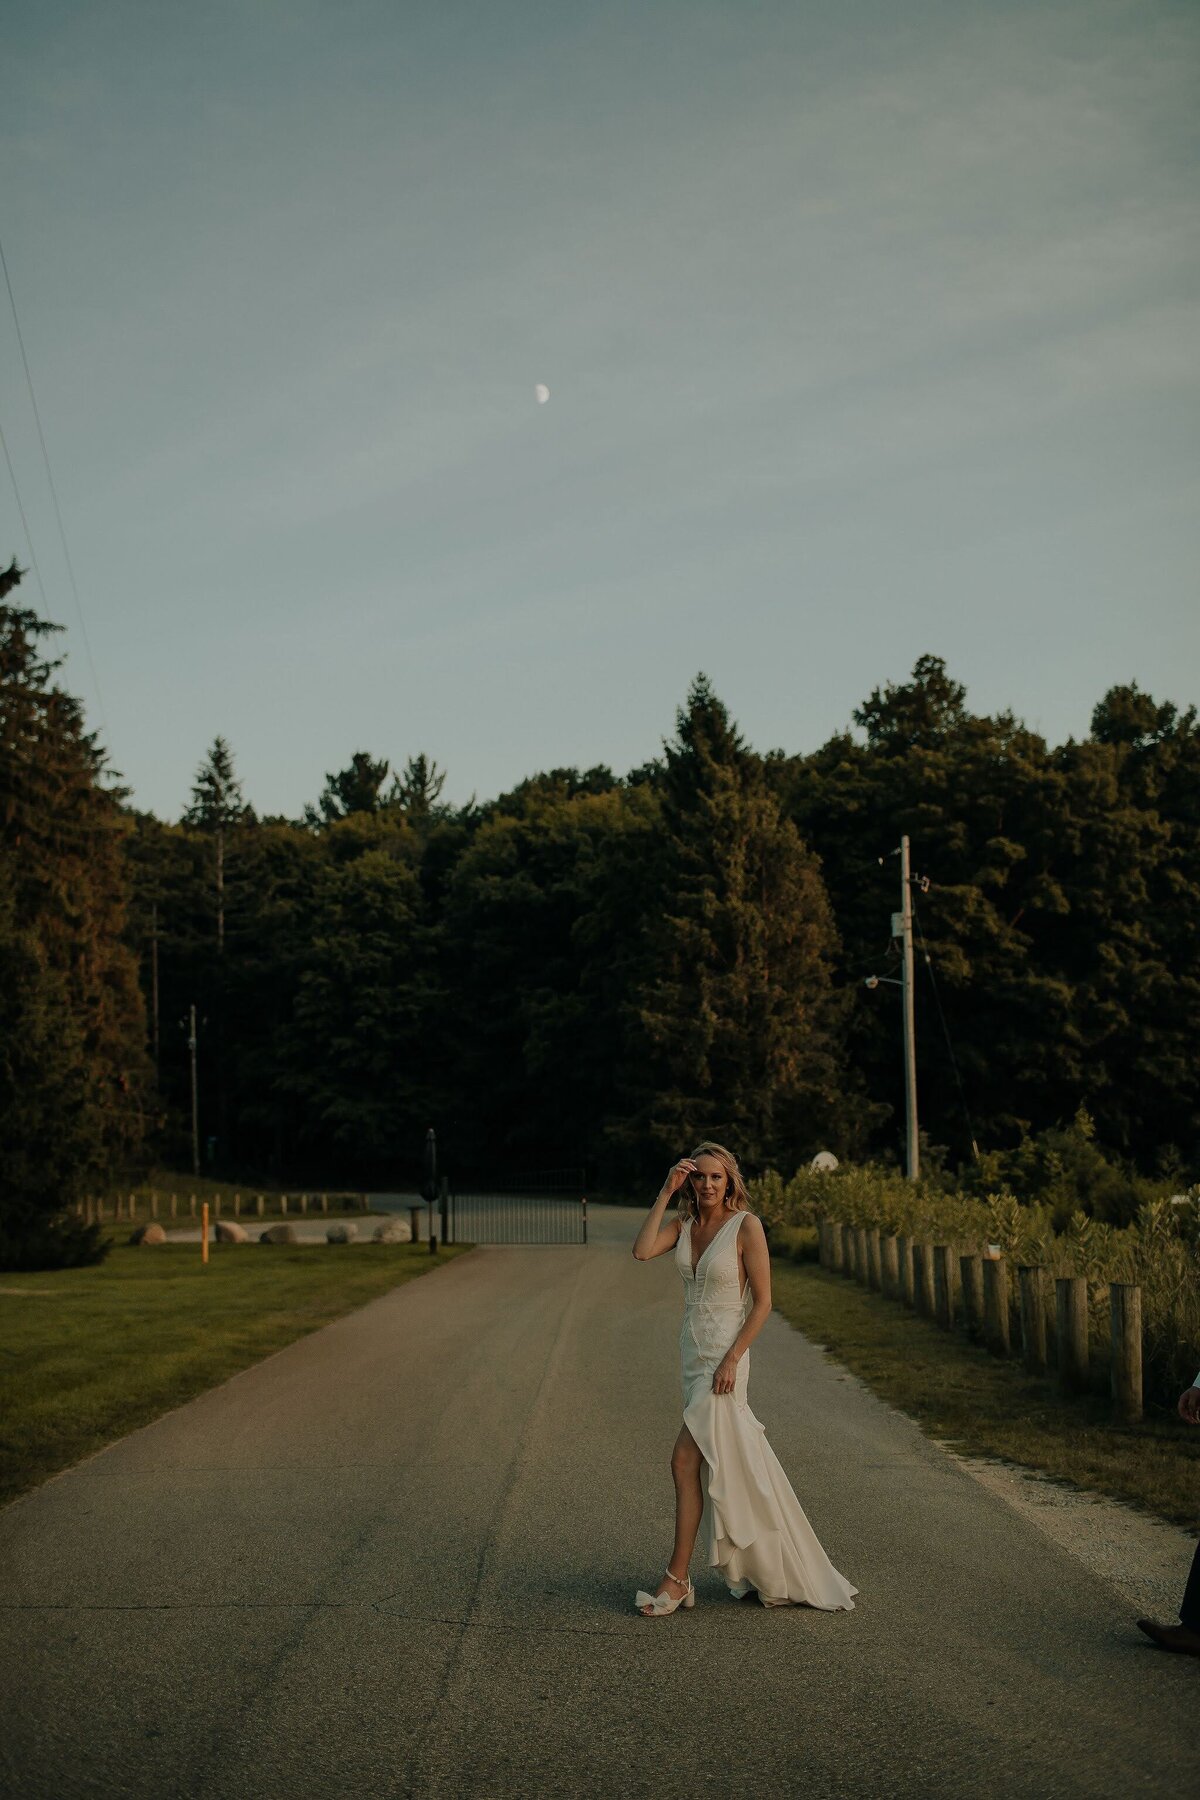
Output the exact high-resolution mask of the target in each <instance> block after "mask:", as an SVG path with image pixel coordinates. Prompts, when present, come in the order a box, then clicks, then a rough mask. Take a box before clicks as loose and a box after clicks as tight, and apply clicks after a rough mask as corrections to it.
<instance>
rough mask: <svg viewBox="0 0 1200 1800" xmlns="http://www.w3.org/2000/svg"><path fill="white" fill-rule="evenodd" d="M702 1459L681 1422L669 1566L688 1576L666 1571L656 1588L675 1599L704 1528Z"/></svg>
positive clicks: (683, 1588)
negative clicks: (673, 1531) (699, 1532)
mask: <svg viewBox="0 0 1200 1800" xmlns="http://www.w3.org/2000/svg"><path fill="white" fill-rule="evenodd" d="M701 1460H702V1458H701V1455H700V1446H699V1444H698V1443H697V1442H696V1440H695V1438H694V1437H693V1436H692V1434H691V1432H690V1431H689V1430H688V1428H687V1426H686V1425H684V1426H681V1428H680V1432H679V1436H678V1437H677V1438H676V1439H675V1447H674V1449H673V1450H672V1451H671V1479H672V1480H673V1481H674V1483H675V1544H674V1548H673V1549H672V1551H671V1560H670V1562H669V1564H668V1565H667V1566H668V1568H671V1569H674V1570H675V1574H676V1576H678V1575H682V1576H683V1577H684V1579H683V1580H682V1581H679V1580H676V1579H675V1578H674V1577H672V1576H669V1575H664V1576H663V1578H662V1580H661V1581H660V1582H659V1584H658V1587H657V1589H656V1590H655V1591H656V1592H657V1593H660V1594H669V1595H670V1596H671V1598H672V1600H675V1599H677V1598H678V1597H679V1595H680V1594H683V1593H686V1592H687V1571H688V1564H689V1563H690V1562H691V1560H692V1551H693V1550H694V1549H695V1548H696V1534H697V1532H698V1531H699V1530H700V1517H701V1514H702V1512H703V1510H704V1493H703V1490H702V1488H701V1486H700V1463H701ZM642 1611H643V1613H646V1614H647V1615H648V1614H649V1608H648V1607H645V1606H643V1608H642Z"/></svg>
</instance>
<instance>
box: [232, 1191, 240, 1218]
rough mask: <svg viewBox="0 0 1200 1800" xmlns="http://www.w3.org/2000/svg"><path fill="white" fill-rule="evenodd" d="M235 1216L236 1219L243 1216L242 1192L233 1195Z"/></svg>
mask: <svg viewBox="0 0 1200 1800" xmlns="http://www.w3.org/2000/svg"><path fill="white" fill-rule="evenodd" d="M233 1216H234V1218H235V1219H240V1218H241V1216H242V1196H241V1195H240V1194H235V1195H234V1196H233Z"/></svg>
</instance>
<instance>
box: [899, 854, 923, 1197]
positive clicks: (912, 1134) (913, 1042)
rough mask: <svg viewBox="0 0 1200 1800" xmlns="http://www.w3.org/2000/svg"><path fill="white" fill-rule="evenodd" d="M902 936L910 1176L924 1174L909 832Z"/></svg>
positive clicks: (913, 1178)
mask: <svg viewBox="0 0 1200 1800" xmlns="http://www.w3.org/2000/svg"><path fill="white" fill-rule="evenodd" d="M900 937H901V940H902V944H901V947H902V949H903V952H904V963H903V980H902V984H901V999H902V1001H903V1003H904V1004H903V1015H904V1135H905V1144H906V1148H907V1152H908V1169H907V1174H908V1179H909V1180H910V1181H916V1180H918V1179H919V1177H920V1174H921V1149H920V1140H919V1138H918V1136H917V1022H916V1009H915V1005H914V997H913V918H912V879H911V874H910V871H909V857H908V833H907V832H905V834H904V836H903V837H902V838H901V839H900Z"/></svg>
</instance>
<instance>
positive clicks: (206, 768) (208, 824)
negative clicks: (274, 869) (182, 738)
mask: <svg viewBox="0 0 1200 1800" xmlns="http://www.w3.org/2000/svg"><path fill="white" fill-rule="evenodd" d="M253 818H254V814H253V812H252V810H251V808H250V807H248V806H247V805H246V802H245V799H244V798H243V796H242V784H241V782H240V781H239V780H238V778H237V776H236V775H235V773H234V769H233V752H232V751H231V750H230V748H229V745H228V744H227V743H226V742H225V739H224V738H223V737H215V738H214V739H213V742H212V748H211V750H210V751H209V753H208V756H207V757H206V758H205V760H204V761H203V762H202V763H201V764H200V766H199V768H198V769H197V770H196V779H195V781H194V783H193V784H192V803H191V805H190V806H189V807H188V809H187V811H186V812H185V813H184V815H183V821H184V824H185V825H195V826H197V827H198V828H199V829H200V830H201V831H206V832H209V833H211V835H212V839H213V846H214V850H215V863H216V891H217V951H218V954H220V952H222V951H223V950H224V948H225V836H226V833H227V832H228V831H229V829H230V827H231V826H233V825H239V824H242V823H243V822H245V823H250V822H252V821H253Z"/></svg>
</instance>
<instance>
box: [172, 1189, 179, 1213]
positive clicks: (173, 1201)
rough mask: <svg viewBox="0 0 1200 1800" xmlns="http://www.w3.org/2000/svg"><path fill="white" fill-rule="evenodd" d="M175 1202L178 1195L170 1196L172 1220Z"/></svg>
mask: <svg viewBox="0 0 1200 1800" xmlns="http://www.w3.org/2000/svg"><path fill="white" fill-rule="evenodd" d="M177 1200H178V1195H176V1194H172V1195H171V1217H172V1218H174V1217H175V1207H176V1202H177Z"/></svg>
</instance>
